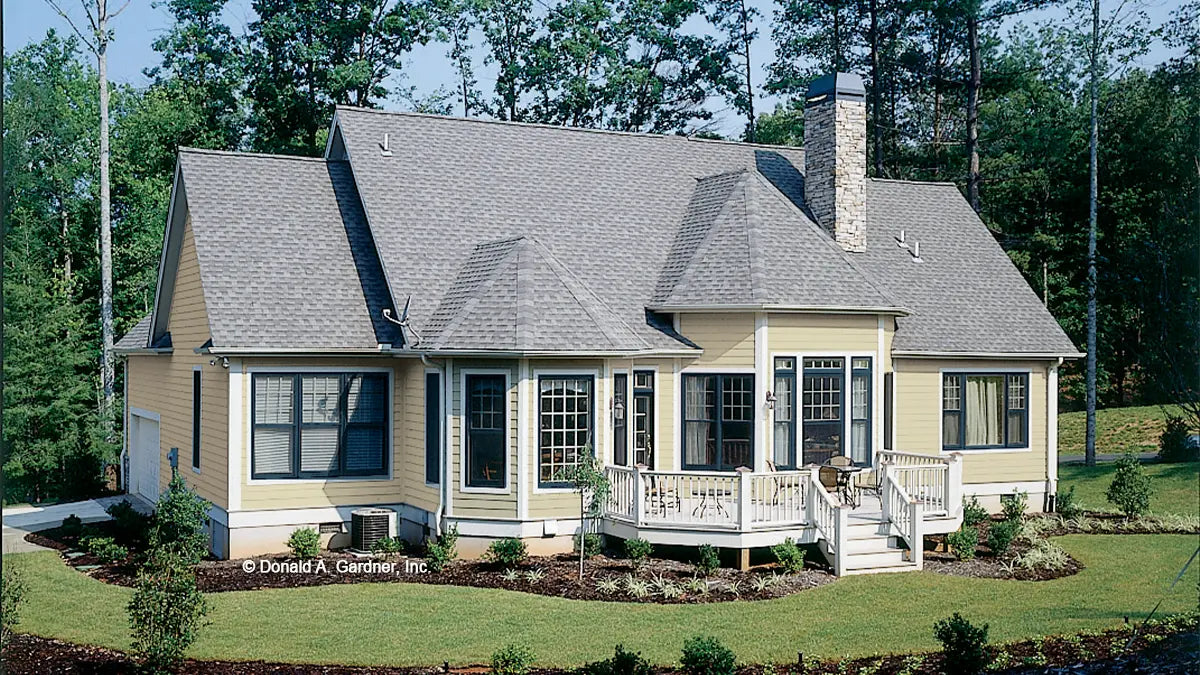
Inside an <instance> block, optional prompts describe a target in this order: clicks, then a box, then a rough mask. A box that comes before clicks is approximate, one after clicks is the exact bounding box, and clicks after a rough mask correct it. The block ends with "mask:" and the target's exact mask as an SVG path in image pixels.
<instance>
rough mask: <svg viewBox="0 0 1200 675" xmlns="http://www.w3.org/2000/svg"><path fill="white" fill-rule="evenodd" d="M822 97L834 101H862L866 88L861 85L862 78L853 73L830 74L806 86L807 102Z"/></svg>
mask: <svg viewBox="0 0 1200 675" xmlns="http://www.w3.org/2000/svg"><path fill="white" fill-rule="evenodd" d="M824 96H832V97H833V98H834V99H854V100H862V99H865V98H866V97H867V87H866V85H865V84H863V79H862V76H860V75H855V74H854V73H830V74H828V75H825V76H823V77H819V78H817V79H815V80H813V81H812V82H811V83H810V84H809V85H808V94H807V95H806V96H805V98H807V99H808V100H809V101H812V100H813V99H815V98H821V97H824Z"/></svg>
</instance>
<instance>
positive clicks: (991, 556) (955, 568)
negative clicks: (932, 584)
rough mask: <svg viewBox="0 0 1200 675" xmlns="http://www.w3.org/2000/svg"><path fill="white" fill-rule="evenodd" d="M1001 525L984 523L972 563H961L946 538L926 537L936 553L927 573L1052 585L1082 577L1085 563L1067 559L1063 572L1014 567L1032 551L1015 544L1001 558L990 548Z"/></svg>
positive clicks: (928, 554)
mask: <svg viewBox="0 0 1200 675" xmlns="http://www.w3.org/2000/svg"><path fill="white" fill-rule="evenodd" d="M998 522H1001V521H999V520H997V519H992V520H988V521H984V522H983V523H980V524H979V525H977V526H976V527H977V528H978V529H979V545H978V546H977V547H976V548H975V557H974V558H972V559H971V560H959V559H958V558H957V557H956V556H955V555H954V554H953V553H952V552H950V550H949V547H948V546H947V545H946V535H944V534H938V535H930V536H928V537H926V548H927V549H928V548H929V545H930V544H932V545H933V547H934V548H933V549H932V550H926V551H925V569H926V570H927V571H930V572H937V573H938V574H950V575H953V576H960V577H973V578H977V579H1013V580H1016V581H1049V580H1051V579H1061V578H1063V577H1069V576H1071V575H1074V574H1078V573H1079V571H1080V570H1082V569H1083V563H1081V562H1079V561H1078V560H1076V559H1075V558H1073V557H1071V556H1070V554H1068V555H1067V564H1066V565H1065V566H1064V567H1062V568H1061V569H1057V570H1047V569H1025V568H1023V567H1020V566H1015V565H1011V564H1006V563H1011V561H1012V559H1013V558H1014V557H1015V556H1017V555H1020V554H1022V553H1024V552H1026V551H1028V550H1029V549H1030V548H1032V547H1031V546H1030V545H1029V544H1028V543H1027V542H1024V541H1019V540H1014V541H1013V543H1012V546H1011V547H1010V548H1009V550H1008V551H1007V552H1006V553H1005V554H1004V555H1003V556H997V555H996V554H995V552H994V551H992V549H990V548H988V545H987V539H988V531H989V529H990V528H991V526H992V524H993V523H998Z"/></svg>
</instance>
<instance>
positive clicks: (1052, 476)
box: [1046, 359, 1062, 496]
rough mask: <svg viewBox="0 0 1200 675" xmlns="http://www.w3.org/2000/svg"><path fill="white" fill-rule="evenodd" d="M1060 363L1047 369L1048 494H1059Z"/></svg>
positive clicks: (1060, 361) (1059, 361)
mask: <svg viewBox="0 0 1200 675" xmlns="http://www.w3.org/2000/svg"><path fill="white" fill-rule="evenodd" d="M1060 364H1062V359H1059V360H1058V363H1056V364H1054V365H1052V366H1050V367H1049V368H1047V369H1046V492H1047V495H1048V496H1049V495H1054V494H1056V493H1057V492H1058V366H1059V365H1060Z"/></svg>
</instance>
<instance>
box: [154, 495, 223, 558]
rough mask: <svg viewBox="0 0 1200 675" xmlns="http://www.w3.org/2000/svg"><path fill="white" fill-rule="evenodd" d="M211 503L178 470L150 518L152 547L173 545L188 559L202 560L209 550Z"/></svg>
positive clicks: (172, 547) (169, 546) (159, 547)
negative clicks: (191, 486) (209, 510)
mask: <svg viewBox="0 0 1200 675" xmlns="http://www.w3.org/2000/svg"><path fill="white" fill-rule="evenodd" d="M209 506H210V504H209V503H208V502H207V501H205V500H204V499H203V498H201V497H200V495H198V494H196V492H195V490H192V489H191V488H190V487H188V484H187V482H186V481H184V480H183V478H182V477H181V476H180V475H179V474H175V476H173V477H172V478H171V482H170V484H168V485H167V491H166V492H164V493H163V494H162V496H161V497H159V498H158V508H156V509H155V510H154V515H153V516H152V517H151V520H150V536H149V543H150V548H153V549H162V548H170V549H174V550H175V551H176V552H178V553H179V555H180V556H181V557H182V558H183V559H184V560H186V561H187V562H188V563H191V564H195V563H198V562H200V559H201V558H203V557H204V554H205V553H207V552H208V535H207V534H205V532H204V529H205V527H207V525H208V508H209Z"/></svg>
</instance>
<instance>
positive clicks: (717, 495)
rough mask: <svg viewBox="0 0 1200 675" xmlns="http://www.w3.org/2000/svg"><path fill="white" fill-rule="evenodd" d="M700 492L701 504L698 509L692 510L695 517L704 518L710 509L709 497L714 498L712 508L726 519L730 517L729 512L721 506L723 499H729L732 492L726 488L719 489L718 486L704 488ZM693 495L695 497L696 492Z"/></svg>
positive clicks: (697, 506)
mask: <svg viewBox="0 0 1200 675" xmlns="http://www.w3.org/2000/svg"><path fill="white" fill-rule="evenodd" d="M699 492H700V503H699V504H697V505H696V508H694V509H692V516H693V517H695V516H696V515H697V514H699V517H700V518H703V517H704V512H705V511H707V510H708V508H709V506H708V500H709V497H711V498H712V506H713V508H715V509H716V510H717V513H719V514H721V515H723V516H725V517H726V518H728V517H729V512H728V511H726V510H725V507H724V506H722V505H721V498H722V497H728V496H729V495H731V494H732V492H730V491H729V490H726V489H724V488H720V487H717V486H712V487H702V488H699ZM692 494H693V495H694V494H695V491H694V492H693V493H692Z"/></svg>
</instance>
